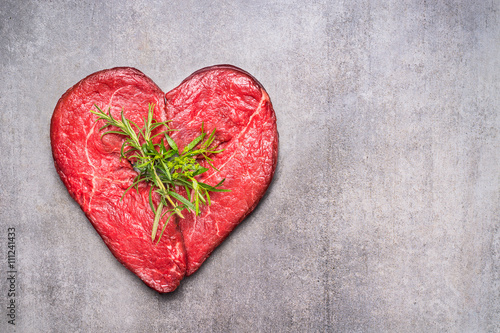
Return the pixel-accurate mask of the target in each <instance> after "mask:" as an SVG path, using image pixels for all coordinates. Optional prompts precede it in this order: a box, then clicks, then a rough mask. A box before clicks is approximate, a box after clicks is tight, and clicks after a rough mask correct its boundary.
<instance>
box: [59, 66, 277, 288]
mask: <svg viewBox="0 0 500 333" xmlns="http://www.w3.org/2000/svg"><path fill="white" fill-rule="evenodd" d="M94 104H96V105H98V106H100V107H101V108H102V109H103V110H108V108H111V113H112V115H113V116H114V117H115V118H118V117H119V115H120V112H121V110H122V109H123V111H124V115H125V117H126V118H128V119H130V120H133V121H134V122H136V123H137V124H138V125H139V126H140V127H142V126H143V118H144V117H145V116H146V115H147V111H148V104H154V105H155V109H154V118H155V119H156V120H157V121H166V120H171V123H170V124H171V127H172V128H176V129H178V131H177V132H175V133H174V134H172V137H173V138H174V140H175V141H176V142H177V145H178V146H179V150H181V149H182V147H183V146H185V145H186V144H188V143H189V142H190V141H191V140H193V139H194V138H195V137H196V136H198V135H199V133H200V129H201V125H202V123H203V126H204V128H205V131H206V132H210V131H212V130H213V129H216V133H215V141H214V142H215V143H216V144H217V146H218V148H220V149H224V150H223V152H221V153H218V154H216V155H214V156H213V162H212V163H213V165H214V166H215V167H216V168H217V169H218V170H219V171H218V172H217V171H215V170H213V169H210V170H209V171H207V172H206V173H204V174H202V175H200V176H199V178H200V179H199V180H200V181H202V182H205V183H208V184H211V185H215V184H217V183H218V182H219V181H220V180H221V179H224V178H225V182H224V186H223V187H224V188H226V189H229V190H231V192H228V193H224V192H215V193H213V194H211V196H210V198H211V205H210V206H202V208H201V212H200V214H199V215H198V216H195V215H194V214H192V213H186V214H184V215H185V218H184V219H176V218H172V219H171V220H170V222H169V223H168V224H167V227H166V229H165V232H164V234H163V236H162V238H161V241H160V242H159V243H158V244H155V243H153V242H152V241H151V228H152V224H153V218H154V215H153V212H152V211H151V208H150V205H149V189H150V187H149V185H148V184H145V183H141V184H140V185H139V187H138V191H135V190H131V191H129V192H127V194H126V195H125V196H123V198H122V195H123V193H124V191H125V190H126V189H127V188H128V187H129V186H130V185H131V184H132V182H133V179H134V178H135V176H136V174H137V173H136V171H134V169H133V167H132V164H131V163H130V162H129V161H128V160H125V159H120V148H121V145H122V142H123V140H124V138H123V137H121V136H119V135H115V134H108V135H105V136H103V137H101V135H102V132H100V131H99V128H100V127H101V126H102V125H103V123H102V121H98V122H96V121H95V120H96V118H97V116H96V115H94V114H92V113H91V112H90V110H91V109H92V108H93V105H94ZM50 133H51V144H52V153H53V156H54V164H55V166H56V170H57V172H58V174H59V176H60V177H61V179H62V181H63V183H64V184H65V185H66V187H67V189H68V191H69V193H70V195H71V196H72V197H73V198H74V199H75V200H76V201H77V202H78V204H79V205H80V207H81V208H82V210H83V211H84V212H85V214H86V216H87V217H88V219H89V220H90V221H91V223H92V224H93V226H94V228H95V229H96V230H97V232H98V233H99V234H100V235H101V237H102V239H103V240H104V242H105V243H106V245H107V246H108V248H109V249H110V250H111V252H112V253H113V255H114V256H115V257H116V258H117V259H118V260H119V261H120V262H121V263H122V264H123V265H124V266H125V267H127V268H128V269H129V270H131V271H132V272H134V273H135V274H136V275H138V276H139V277H140V278H141V279H142V280H143V281H144V282H145V283H146V284H147V285H148V286H150V287H151V288H153V289H155V290H157V291H159V292H169V291H172V290H174V289H175V288H177V286H178V285H179V283H180V281H181V280H182V278H183V277H184V276H185V275H190V274H193V273H194V272H195V271H196V270H197V269H198V268H199V267H200V265H201V264H202V263H203V262H204V261H205V260H206V259H207V258H208V256H209V255H210V253H211V252H212V251H213V250H214V249H215V248H216V247H217V246H218V245H219V244H220V243H221V242H222V241H223V240H224V239H225V238H226V237H227V236H228V235H229V233H230V232H231V231H232V230H233V229H234V228H235V227H236V226H237V225H238V224H239V223H240V222H241V221H242V220H243V219H244V218H245V217H246V216H247V215H248V214H249V213H250V212H251V211H252V210H253V209H254V208H255V206H256V205H257V203H258V202H259V200H260V199H261V198H262V196H263V195H264V193H265V191H266V189H267V187H268V186H269V184H270V182H271V179H272V177H273V174H274V170H275V168H276V162H277V155H278V132H277V128H276V118H275V114H274V111H273V108H272V105H271V101H270V99H269V96H268V95H267V93H266V92H265V90H264V88H263V87H262V85H261V84H260V83H259V82H258V81H257V80H256V79H255V78H253V77H252V76H251V75H249V74H248V73H246V72H245V71H243V70H241V69H239V68H236V67H234V66H230V65H218V66H212V67H207V68H204V69H201V70H199V71H197V72H195V73H193V74H192V75H191V76H189V77H188V78H187V79H186V80H184V81H183V82H182V83H181V84H180V85H179V86H178V87H177V88H175V89H173V90H172V91H170V92H168V93H167V94H164V93H163V92H162V91H161V89H160V88H158V86H156V84H155V83H154V82H153V81H152V80H151V79H149V78H148V77H147V76H145V75H144V74H143V73H142V72H140V71H138V70H137V69H134V68H124V67H123V68H113V69H108V70H103V71H100V72H97V73H94V74H91V75H90V76H88V77H86V78H85V79H83V80H82V81H80V82H79V83H77V84H76V85H75V86H73V87H72V88H70V89H69V90H68V91H67V92H66V93H65V94H64V95H63V96H62V97H61V99H60V100H59V102H58V103H57V106H56V108H55V110H54V114H53V116H52V122H51V129H50ZM163 222H164V221H163ZM163 222H161V223H163ZM160 227H161V226H160Z"/></svg>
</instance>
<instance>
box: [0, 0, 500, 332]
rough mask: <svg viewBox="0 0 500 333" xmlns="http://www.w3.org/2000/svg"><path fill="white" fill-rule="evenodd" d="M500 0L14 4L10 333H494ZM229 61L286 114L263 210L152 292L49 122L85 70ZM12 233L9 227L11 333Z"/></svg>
mask: <svg viewBox="0 0 500 333" xmlns="http://www.w3.org/2000/svg"><path fill="white" fill-rule="evenodd" d="M499 7H500V3H499V1H469V0H462V1H425V0H422V1H418V0H417V1H396V0H387V1H311V3H304V2H303V1H238V2H230V1H204V2H201V1H200V2H199V1H173V2H170V1H144V0H142V1H141V0H136V1H118V0H113V1H102V2H101V1H99V2H95V3H94V2H91V1H19V0H16V1H14V0H7V1H5V0H4V1H2V2H1V4H0V76H1V79H0V117H1V118H0V131H1V142H0V149H1V159H0V173H1V179H0V189H1V193H0V224H1V229H0V247H1V248H0V254H1V257H0V281H2V282H0V309H3V310H0V331H2V332H4V331H16V332H146V331H148V332H209V331H213V332H325V331H331V332H500V229H499V228H500V224H499V223H500V208H499V207H500V172H499V161H500V136H499V130H500V117H499V115H498V114H499V105H500V104H499V102H500V100H499V98H500V66H499V65H500V64H499V59H500V57H499V55H500V25H499V19H500V14H499V9H500V8H499ZM219 63H230V64H233V65H236V66H239V67H241V68H243V69H245V70H247V71H249V72H250V73H252V74H253V75H254V76H255V77H257V78H258V79H259V80H260V81H261V82H262V84H263V85H264V86H265V87H266V89H267V91H268V92H269V95H270V96H271V99H272V101H273V104H274V107H275V110H276V113H277V117H278V130H279V133H280V156H279V164H278V168H277V172H276V176H275V180H274V182H273V185H272V187H271V188H270V190H269V192H268V194H267V196H266V197H265V198H264V200H263V201H262V202H261V204H260V205H259V207H258V208H257V210H256V211H255V212H254V213H253V214H252V215H251V216H250V217H249V218H247V219H246V221H245V222H244V223H243V224H241V225H240V226H239V227H238V228H237V229H236V231H235V232H234V233H233V234H232V235H231V236H230V237H229V239H228V240H227V241H226V242H225V243H224V244H223V245H222V246H221V247H219V248H218V249H217V250H216V251H215V253H214V254H213V256H212V257H211V258H210V259H209V260H208V261H207V262H206V263H205V264H204V266H203V267H202V268H201V269H200V270H199V272H197V273H196V274H195V275H194V276H192V277H190V278H187V279H185V280H184V281H183V283H182V285H181V287H180V288H179V289H178V290H177V291H176V292H174V293H172V294H168V295H159V294H157V293H156V292H154V291H152V290H150V289H149V288H148V287H146V286H145V285H144V284H143V283H142V282H141V281H140V280H139V279H138V278H137V277H135V276H134V275H133V274H132V273H130V272H129V271H127V270H126V269H125V268H123V267H122V266H121V265H120V264H119V263H118V262H117V261H116V260H115V259H114V257H113V256H112V255H111V254H110V252H109V251H108V250H107V248H106V247H105V245H104V244H103V243H102V241H101V239H100V238H99V236H98V235H97V233H96V232H95V231H94V230H93V228H92V226H91V225H90V223H89V222H88V221H87V220H86V218H85V216H84V215H83V214H82V212H81V211H80V209H79V207H78V206H77V205H76V204H75V202H73V201H72V199H71V198H70V197H69V195H68V194H67V192H66V190H65V188H64V186H63V184H62V182H61V181H60V180H59V178H58V176H57V174H56V172H55V170H54V167H53V162H52V156H51V151H50V142H49V121H50V117H51V115H52V111H53V109H54V107H55V104H56V102H57V100H58V99H59V97H60V96H61V95H62V94H63V93H64V92H65V91H66V89H68V88H69V87H70V86H72V85H73V84H75V83H76V82H77V81H79V80H80V79H82V78H83V77H85V76H86V75H88V74H90V73H92V72H94V71H97V70H100V69H104V68H110V67H114V66H134V67H137V68H138V69H140V70H142V71H143V72H144V73H146V75H148V76H150V77H151V78H152V79H153V80H154V81H155V82H156V83H157V84H158V85H159V86H160V87H161V88H162V89H163V90H164V91H168V90H170V89H172V88H174V87H175V86H176V85H177V84H179V83H180V81H181V80H182V79H184V78H185V77H186V76H188V75H189V74H190V73H192V72H193V71H195V70H197V69H199V68H201V67H204V66H208V65H214V64H219ZM7 227H15V228H16V246H17V262H16V265H17V266H16V268H17V270H18V279H17V294H16V304H17V317H16V323H17V325H16V327H15V329H14V328H13V327H12V326H11V325H8V324H7V316H6V313H7V310H6V306H7V301H8V298H7V296H6V295H7V282H6V274H7V273H6V272H7V270H8V267H7Z"/></svg>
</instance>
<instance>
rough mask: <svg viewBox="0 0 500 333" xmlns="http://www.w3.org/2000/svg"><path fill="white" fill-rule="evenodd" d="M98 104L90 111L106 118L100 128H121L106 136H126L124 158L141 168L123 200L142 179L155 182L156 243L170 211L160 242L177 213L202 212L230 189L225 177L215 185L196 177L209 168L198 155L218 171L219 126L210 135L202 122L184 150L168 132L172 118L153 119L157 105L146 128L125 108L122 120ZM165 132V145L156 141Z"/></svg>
mask: <svg viewBox="0 0 500 333" xmlns="http://www.w3.org/2000/svg"><path fill="white" fill-rule="evenodd" d="M94 107H95V108H96V109H97V111H95V110H90V112H92V113H93V114H95V115H97V116H98V118H97V120H96V121H98V120H103V121H104V122H105V124H104V126H102V127H101V128H100V129H99V131H101V130H103V129H105V128H108V127H110V126H111V127H116V128H118V130H114V129H113V130H109V131H106V132H104V133H103V134H102V136H104V135H106V134H110V133H114V134H118V135H123V136H125V137H126V139H125V141H124V142H123V144H122V147H121V150H120V158H126V159H128V160H129V161H130V162H131V163H132V165H133V167H134V170H135V171H137V176H136V177H135V179H134V181H133V183H132V185H131V186H130V187H129V188H128V189H127V190H126V191H125V192H124V193H123V195H122V199H123V196H125V194H126V193H127V192H128V191H129V190H130V189H132V188H135V189H136V190H137V189H138V185H139V183H140V182H147V183H149V184H151V188H150V190H149V205H150V207H151V210H152V211H153V213H154V220H153V228H152V231H151V241H153V242H154V240H155V239H156V236H157V232H158V226H159V223H160V220H161V219H162V218H163V217H165V215H167V214H168V213H171V214H170V215H169V216H168V218H167V220H166V221H165V223H164V225H163V229H162V231H161V233H160V235H159V236H158V240H157V242H156V243H157V244H158V242H159V241H160V239H161V236H162V235H163V232H164V231H165V227H166V226H167V223H168V222H169V221H170V218H171V217H172V216H173V215H174V214H177V215H178V216H179V217H180V218H184V215H183V214H182V211H184V210H187V211H188V212H194V213H195V214H196V215H198V214H199V213H200V205H202V204H206V205H210V192H229V191H230V190H227V189H222V188H220V186H221V185H222V184H223V182H224V179H223V180H222V181H220V182H219V183H218V184H217V185H215V186H211V185H208V184H205V183H203V182H200V181H198V180H197V179H196V178H197V176H199V175H201V174H203V173H204V172H206V171H208V170H209V169H208V168H205V167H203V166H201V165H200V164H199V163H198V161H197V158H200V157H202V158H204V159H205V160H206V161H207V164H208V165H209V166H210V167H211V168H213V169H214V170H217V169H216V168H215V167H214V166H213V165H212V163H211V162H212V159H211V158H210V156H209V155H212V154H217V153H220V152H222V150H214V149H213V148H211V145H212V143H213V141H214V138H215V129H214V130H213V131H212V132H211V133H210V135H207V133H206V132H205V131H204V129H203V124H202V125H201V134H200V135H199V136H197V137H196V138H195V139H194V140H193V141H191V142H190V143H189V144H188V145H187V146H186V147H184V149H183V150H182V152H179V148H178V146H177V144H176V143H175V141H174V140H173V139H172V138H171V137H170V136H169V135H168V133H167V132H171V131H174V130H173V129H170V127H169V126H168V122H169V121H164V122H157V121H156V120H155V119H153V110H154V105H153V104H150V105H149V109H148V115H147V119H144V127H142V128H140V127H139V126H138V125H137V124H136V123H134V122H133V121H132V120H129V119H127V118H125V116H124V115H123V109H122V112H121V119H115V118H113V116H112V115H111V108H110V109H109V110H108V113H107V114H106V113H105V112H103V111H102V110H101V109H100V108H99V107H98V106H97V105H96V104H94ZM160 126H164V127H166V130H165V131H163V132H160V133H157V134H154V135H153V131H154V130H155V129H157V128H158V127H160ZM161 135H163V136H164V139H165V140H166V141H167V143H168V147H167V146H165V143H164V140H163V139H160V140H159V143H154V142H153V139H154V138H155V137H157V136H161ZM102 136H101V137H102ZM177 188H184V190H185V191H186V196H187V197H184V196H182V195H180V194H179V193H178V192H177V191H176V189H177ZM153 192H155V193H157V194H158V195H159V197H160V201H159V203H158V205H157V206H156V207H155V204H154V203H153Z"/></svg>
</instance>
